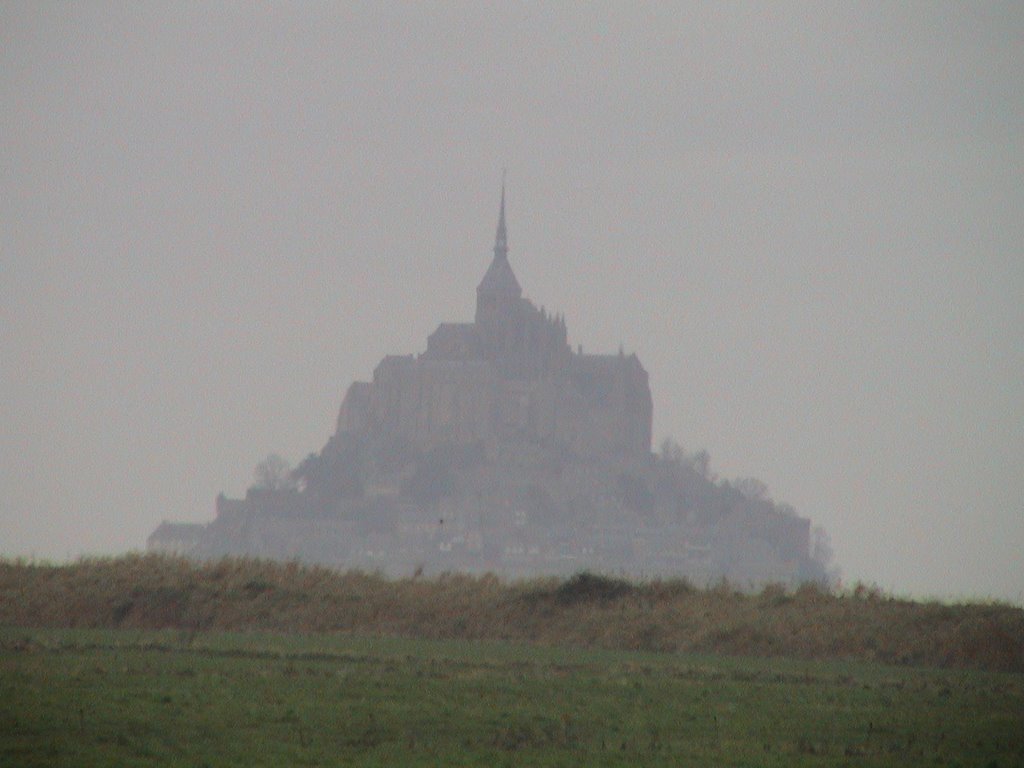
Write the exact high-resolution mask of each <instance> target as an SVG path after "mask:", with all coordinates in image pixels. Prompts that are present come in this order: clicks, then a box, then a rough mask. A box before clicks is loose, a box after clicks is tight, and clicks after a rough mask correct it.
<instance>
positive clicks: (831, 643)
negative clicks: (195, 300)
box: [0, 555, 1024, 672]
mask: <svg viewBox="0 0 1024 768" xmlns="http://www.w3.org/2000/svg"><path fill="white" fill-rule="evenodd" d="M0 626H22V627H28V626H33V627H89V628H134V629H161V628H176V629H181V630H185V631H186V632H190V633H197V632H200V631H206V630H221V631H225V630H229V631H230V630H246V631H252V630H267V631H284V632H344V633H354V634H362V635H374V636H382V635H390V636H401V637H411V638H412V637H414V638H424V639H456V640H481V639H490V640H510V641H526V642H532V643H539V644H545V645H563V646H573V647H585V648H602V649H616V650H642V651H677V652H691V653H694V652H695V653H712V654H727V655H752V656H773V657H790V658H796V659H859V660H865V661H882V662H885V663H896V664H912V665H920V666H932V667H943V668H976V669H986V670H995V671H1011V672H1024V610H1021V609H1018V608H1014V607H1011V606H1007V605H1000V604H964V605H945V604H940V603H918V602H913V601H907V600H896V599H891V598H886V597H883V596H880V595H878V594H877V593H875V592H871V591H863V590H858V591H857V592H855V593H853V594H844V595H834V594H829V593H827V592H823V591H821V590H819V589H817V588H815V587H811V586H807V587H803V588H801V589H799V590H797V591H795V592H787V591H786V590H784V589H781V588H779V587H768V588H766V589H765V590H763V591H762V592H761V593H760V594H755V595H750V594H743V593H740V592H738V591H736V590H733V589H730V588H728V587H726V586H720V587H716V588H712V589H695V588H693V587H692V586H690V585H688V584H687V583H685V582H681V581H679V582H673V581H666V582H661V581H656V582H651V583H644V584H631V583H627V582H624V581H619V580H615V579H607V578H603V577H595V576H589V575H586V574H581V575H578V576H576V577H573V578H572V579H570V580H568V581H564V580H554V579H552V580H538V581H527V582H515V583H505V582H502V581H500V580H498V579H497V578H494V577H492V576H481V577H474V576H465V575H445V576H441V577H438V578H431V579H404V580H397V581H394V580H388V579H386V578H384V577H382V576H378V575H374V574H367V573H362V572H348V573H341V572H337V571H333V570H330V569H326V568H318V567H306V566H301V565H298V564H296V563H272V562H266V561H253V560H242V559H227V560H222V561H218V562H210V563H195V562H192V561H187V560H181V559H176V558H168V557H162V556H155V555H128V556H124V557H117V558H105V559H86V560H81V561H79V562H76V563H72V564H68V565H60V566H52V565H39V564H31V563H23V562H11V561H5V562H0Z"/></svg>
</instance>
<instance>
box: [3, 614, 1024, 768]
mask: <svg viewBox="0 0 1024 768" xmlns="http://www.w3.org/2000/svg"><path fill="white" fill-rule="evenodd" d="M0 765H4V766H53V765H60V766H106V765H132V766H144V765H180V766H234V765H237V766H257V765H266V766H282V765H362V766H375V765H379V766H395V765H417V766H418V765H422V766H457V765H458V766H461V765H486V766H502V765H509V766H511V765H517V766H518V765H530V766H549V765H550V766H555V765H564V766H571V765H572V766H574V765H595V766H612V765H615V766H618V765H621V766H638V765H652V766H654V765H657V766H662V765H715V766H720V765H735V766H801V765H805V766H817V765H851V766H892V765H902V766H913V765H921V766H938V765H942V766H956V765H960V766H982V767H985V766H1019V765H1024V676H1022V675H1020V674H1017V673H1005V672H984V671H976V670H960V669H943V670H937V669H916V668H909V667H893V666H886V665H882V664H877V663H867V662H829V661H797V660H781V659H744V658H723V657H711V656H700V655H689V654H678V653H660V654H659V653H640V652H630V651H611V650H580V649H557V648H544V647H536V646H529V645H520V644H512V643H502V642H495V641H463V640H459V641H455V640H448V641H438V640H408V639H387V638H360V637H352V636H346V635H337V634H315V635H297V634H287V635H285V634H282V635H275V634H267V633H225V632H199V633H191V632H187V631H181V630H163V631H153V630H127V629H120V630H110V629H104V630H71V629H12V628H6V629H0Z"/></svg>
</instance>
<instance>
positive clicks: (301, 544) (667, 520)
mask: <svg viewBox="0 0 1024 768" xmlns="http://www.w3.org/2000/svg"><path fill="white" fill-rule="evenodd" d="M508 253H509V249H508V238H507V230H506V221H505V189H504V184H502V191H501V204H500V209H499V216H498V226H497V233H496V237H495V244H494V253H493V258H492V260H491V263H490V266H489V267H488V268H487V270H486V272H485V273H484V276H483V279H482V280H481V281H480V283H479V285H478V286H477V289H476V297H477V301H476V313H475V317H474V320H473V322H463V323H442V324H441V325H439V326H438V327H437V329H436V330H435V331H434V332H433V333H432V334H431V335H430V336H429V338H428V339H427V348H426V350H425V351H424V352H423V353H421V354H419V355H388V356H386V357H385V358H384V359H383V360H382V361H381V362H380V363H379V364H378V365H377V367H376V369H375V370H374V372H373V379H372V381H369V382H360V381H357V382H354V383H353V384H352V385H351V386H350V387H349V388H348V391H347V393H346V395H345V397H344V400H343V402H342V404H341V408H340V411H339V414H338V420H337V428H336V431H335V433H334V435H332V436H331V438H330V439H329V440H328V442H327V444H326V445H325V446H324V447H323V449H322V450H321V451H320V452H319V453H313V454H310V455H309V456H308V457H307V458H306V459H305V460H304V461H303V462H302V463H301V464H300V465H299V466H298V467H297V468H296V469H295V470H294V472H293V473H292V474H291V477H290V481H291V482H290V483H289V484H287V485H286V486H285V487H274V488H261V487H253V488H250V489H249V491H248V493H247V494H246V497H245V498H244V499H229V498H226V497H224V496H223V495H221V496H219V497H218V498H217V503H216V517H215V519H214V521H213V522H211V523H210V524H209V525H207V526H205V527H203V529H202V531H201V533H200V534H199V535H197V536H195V545H194V546H193V547H192V548H191V549H190V553H191V554H193V555H196V556H200V557H214V556H219V555H225V554H233V555H255V556H263V557H280V558H300V559H305V560H309V561H313V562H321V563H327V564H332V565H337V566H341V567H362V568H374V569H381V570H384V571H386V572H389V573H394V574H401V573H411V572H412V571H413V570H414V569H423V568H426V569H428V570H466V571H476V572H480V571H495V572H499V573H504V574H507V575H526V574H533V573H569V572H572V571H576V570H580V569H584V568H589V569H594V570H602V571H614V572H622V573H627V574H631V575H634V576H656V575H659V576H665V575H684V576H688V577H690V578H694V579H697V580H710V579H715V578H720V577H722V576H727V577H729V578H731V579H733V580H737V581H751V582H761V581H768V580H772V581H792V580H796V579H799V578H805V577H816V576H818V575H819V573H818V570H820V569H817V567H816V565H815V564H814V563H813V562H811V561H810V560H809V558H808V539H809V530H810V523H809V521H808V520H806V519H804V518H801V517H798V516H796V515H795V514H794V513H792V511H791V510H790V509H789V508H788V507H784V506H777V505H775V504H774V503H772V502H771V501H769V500H766V499H763V498H756V499H751V498H747V497H745V496H744V495H743V494H742V493H741V492H740V491H739V490H737V489H736V488H733V487H732V486H730V485H729V484H728V483H723V482H720V481H717V480H715V479H714V478H712V477H710V476H709V475H708V473H707V467H706V462H698V461H694V460H693V458H694V457H687V456H686V455H685V454H683V453H682V452H678V451H676V452H675V453H671V454H664V453H663V455H660V456H659V455H655V454H653V453H652V452H651V417H652V402H651V392H650V387H649V385H648V377H647V372H646V371H645V370H644V367H643V366H642V365H641V364H640V361H639V360H638V359H637V356H636V355H635V354H630V355H627V354H625V353H623V352H622V351H621V349H620V351H619V352H618V353H616V354H607V355H593V354H583V352H582V349H577V350H576V351H574V350H572V349H571V348H570V347H569V345H568V343H567V333H566V324H565V319H564V317H562V316H561V315H558V314H549V313H548V312H546V311H545V310H543V309H538V308H537V307H536V306H534V304H533V303H531V302H530V301H529V300H528V299H526V298H524V297H523V295H522V289H521V287H520V284H519V281H518V280H517V279H516V276H515V273H514V272H513V270H512V266H511V264H510V263H509V258H508ZM165 526H166V524H165ZM161 530H164V531H167V532H171V533H173V530H172V529H170V528H166V527H164V526H162V527H161V529H158V531H157V532H154V534H153V536H151V537H150V546H151V548H160V546H161V541H162V539H161V537H160V536H158V534H159V533H160V532H161ZM190 533H194V531H191V532H190Z"/></svg>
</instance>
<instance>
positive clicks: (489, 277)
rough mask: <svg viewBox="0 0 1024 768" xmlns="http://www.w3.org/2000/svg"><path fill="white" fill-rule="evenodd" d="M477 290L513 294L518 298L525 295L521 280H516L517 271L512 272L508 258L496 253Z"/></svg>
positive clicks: (479, 291)
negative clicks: (520, 285)
mask: <svg viewBox="0 0 1024 768" xmlns="http://www.w3.org/2000/svg"><path fill="white" fill-rule="evenodd" d="M476 290H477V292H478V293H501V294H506V295H508V294H511V295H513V296H515V297H516V298H519V297H520V296H522V295H523V289H522V288H520V287H519V281H518V280H516V276H515V273H513V272H512V267H511V266H510V265H509V263H508V258H507V257H505V256H499V255H495V257H494V260H493V261H492V262H491V266H489V267H488V268H487V272H486V273H484V279H483V280H481V281H480V285H478V286H477V288H476Z"/></svg>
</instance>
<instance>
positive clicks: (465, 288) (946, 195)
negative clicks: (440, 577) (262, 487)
mask: <svg viewBox="0 0 1024 768" xmlns="http://www.w3.org/2000/svg"><path fill="white" fill-rule="evenodd" d="M1022 36H1024V9H1022V7H1021V6H1020V5H1019V4H1014V3H986V4H976V5H962V4H938V3H922V4H913V3H901V4H897V5H893V4H873V3H858V4H855V5H849V4H836V5H826V4H817V3H815V4H780V5H772V6H753V5H741V6H731V5H730V6H724V7H720V6H719V5H717V4H712V5H706V6H705V5H694V6H684V5H681V4H676V3H672V4H666V5H656V6H650V7H646V8H644V9H642V10H637V9H634V8H632V7H631V5H629V4H615V5H594V6H587V7H575V6H571V7H570V6H567V7H562V8H551V7H548V6H547V5H545V4H537V5H527V6H522V7H509V6H505V5H498V4H495V5H483V4H478V3H472V4H469V3H467V4H445V5H442V6H440V7H426V6H423V7H421V6H418V5H395V6H390V7H385V8H380V7H377V6H376V4H367V5H356V4H352V5H346V6H342V5H340V4H336V3H327V4H313V3H308V4H302V5H299V6H294V5H291V4H269V5H257V4H241V3H239V4H236V3H222V4H216V5H212V6H210V5H207V4H187V5H186V4H172V5H167V4H162V3H150V4H124V5H120V4H114V3H109V4H101V5H95V4H52V3H47V4H44V3H6V4H3V5H2V6H0V103H2V104H3V109H2V111H0V137H2V141H0V159H2V163H0V482H2V483H3V487H4V489H5V492H4V493H3V494H2V496H0V554H2V555H4V556H34V557H38V558H48V559H58V560H60V559H64V558H68V557H76V556H78V555H80V554H83V553H86V554H98V553H116V552H122V551H126V550H131V549H140V548H142V547H143V546H144V543H145V538H146V536H147V534H148V533H150V532H151V531H152V530H153V529H154V528H155V527H156V525H157V524H158V523H159V522H160V521H161V520H162V519H173V520H188V521H196V522H206V521H208V520H210V519H211V518H212V516H213V500H214V497H215V496H216V494H217V493H218V492H220V491H225V492H227V493H229V494H234V495H239V494H241V493H243V492H244V490H245V488H246V487H247V486H248V485H249V484H250V483H251V482H252V472H253V468H254V467H255V465H256V464H257V463H258V462H259V461H260V460H261V459H262V458H263V457H265V456H266V455H267V454H269V453H271V452H276V453H280V454H281V455H283V456H285V457H286V458H288V459H289V460H291V461H292V462H295V461H297V460H299V459H301V458H302V457H303V456H305V455H306V454H308V453H309V452H311V451H315V450H319V448H320V447H321V446H322V445H323V443H324V440H325V439H326V438H327V436H328V435H329V434H330V433H331V432H332V431H333V428H334V421H335V418H336V415H337V409H338V406H339V404H340V402H341V398H342V395H343V394H344V391H345V389H346V388H347V386H348V384H349V383H350V382H351V381H352V380H353V379H357V378H358V379H366V378H368V377H369V376H370V374H371V372H372V369H373V366H374V365H375V364H376V363H377V361H378V360H379V359H380V358H381V357H382V356H383V355H384V354H386V353H410V352H418V351H420V350H422V349H423V347H424V344H425V339H426V336H427V335H428V334H429V333H430V332H431V331H432V330H433V329H434V327H435V326H436V325H437V323H438V322H440V321H443V320H468V319H471V318H472V313H473V302H474V289H475V286H476V284H477V282H478V281H479V279H480V277H481V276H482V274H483V272H484V270H485V269H486V268H487V265H488V262H489V260H490V257H491V246H492V244H493V237H494V225H495V219H496V216H497V204H498V194H499V184H500V178H501V172H502V168H507V169H508V227H509V246H510V261H511V263H512V265H513V266H514V268H515V270H516V275H517V276H518V278H519V281H520V282H521V283H522V286H523V291H524V294H525V295H526V296H529V297H530V298H531V299H532V300H533V301H534V302H535V303H536V304H537V305H545V306H546V307H548V308H549V309H552V310H556V311H561V312H564V313H565V316H566V321H567V323H568V327H569V333H570V341H571V342H572V343H573V345H574V346H575V345H576V344H578V343H579V344H583V346H584V348H586V349H588V350H589V349H592V350H594V351H602V352H614V351H615V350H616V349H618V347H619V345H620V343H621V344H622V345H624V346H625V348H626V349H627V350H635V351H636V352H637V354H638V356H639V358H640V360H641V361H642V362H643V364H644V366H645V367H646V369H647V370H648V371H649V373H650V381H651V389H652V392H653V398H654V433H655V444H656V445H657V444H658V443H660V441H661V439H662V438H664V437H669V436H670V437H672V438H674V439H675V440H677V441H678V442H679V443H680V444H681V445H683V446H684V447H685V448H686V449H688V450H698V449H706V450H707V451H708V452H709V453H710V455H711V461H712V466H713V468H714V470H715V471H716V472H718V473H719V474H720V475H721V476H724V477H736V476H754V477H758V478H760V479H762V480H764V481H765V482H766V483H767V485H768V487H769V489H770V492H771V494H772V496H773V498H775V499H776V500H779V501H784V502H787V503H789V504H792V505H793V506H795V507H796V509H797V510H798V511H799V512H800V514H802V515H804V516H807V517H809V518H811V519H812V520H813V521H814V523H815V524H818V525H821V526H823V527H824V528H825V529H826V530H827V531H828V532H829V534H830V535H831V539H832V545H833V548H834V550H835V558H836V564H837V565H838V566H839V567H840V568H841V570H842V573H843V579H844V581H846V582H855V581H857V580H862V581H866V582H869V583H874V584H877V585H879V586H881V587H882V588H884V589H886V590H891V591H894V592H896V593H897V594H901V595H914V596H922V597H924V596H941V597H945V598H961V597H982V598H988V597H996V598H1000V599H1006V600H1011V601H1014V602H1018V603H1021V602H1024V568H1022V567H1021V556H1020V553H1021V552H1024V471H1022V468H1024V406H1022V403H1024V300H1022V297H1024V184H1022V183H1021V179H1022V178H1024V96H1022V91H1021V87H1020V81H1021V77H1022V75H1024V49H1022V47H1021V45H1020V40H1021V39H1022Z"/></svg>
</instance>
